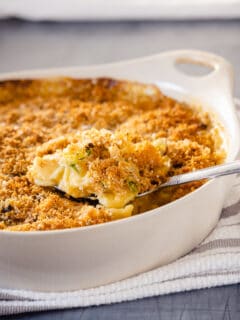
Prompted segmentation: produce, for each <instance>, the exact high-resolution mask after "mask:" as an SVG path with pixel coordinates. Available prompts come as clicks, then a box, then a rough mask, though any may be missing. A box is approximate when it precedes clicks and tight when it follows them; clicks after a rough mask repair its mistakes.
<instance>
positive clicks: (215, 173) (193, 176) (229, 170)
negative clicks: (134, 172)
mask: <svg viewBox="0 0 240 320" xmlns="http://www.w3.org/2000/svg"><path fill="white" fill-rule="evenodd" d="M236 173H240V160H236V161H233V162H229V163H224V164H220V165H217V166H213V167H208V168H204V169H200V170H195V171H192V172H188V173H183V174H179V175H177V176H173V177H171V178H170V179H169V180H168V181H167V182H165V183H163V184H161V185H159V186H158V187H157V188H156V189H154V190H150V191H147V192H144V193H140V194H138V195H137V197H143V196H145V195H148V194H150V193H152V192H155V191H157V190H158V189H160V188H163V187H169V186H175V185H179V184H183V183H187V182H193V181H200V180H203V179H212V178H216V177H220V176H227V175H230V174H236Z"/></svg>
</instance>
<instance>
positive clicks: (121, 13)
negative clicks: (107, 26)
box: [0, 0, 240, 21]
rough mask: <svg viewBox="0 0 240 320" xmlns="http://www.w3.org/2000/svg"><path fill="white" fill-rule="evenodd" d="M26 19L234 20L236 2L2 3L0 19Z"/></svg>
mask: <svg viewBox="0 0 240 320" xmlns="http://www.w3.org/2000/svg"><path fill="white" fill-rule="evenodd" d="M11 16H14V17H20V18H24V19H30V20H58V21H64V20H119V19H209V18H237V17H239V16H240V0H201V1H193V0H168V1H165V0H51V1H49V0H41V1H34V0H6V1H0V17H3V18H4V17H11Z"/></svg>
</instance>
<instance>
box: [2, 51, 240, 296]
mask: <svg viewBox="0 0 240 320" xmlns="http://www.w3.org/2000/svg"><path fill="white" fill-rule="evenodd" d="M179 61H187V62H189V63H198V64H199V63H200V64H204V65H208V66H210V67H212V68H213V71H212V72H211V73H210V74H208V75H206V76H203V77H193V76H191V77H190V76H188V75H185V74H183V73H181V72H180V71H178V70H177V69H176V63H178V62H179ZM61 75H63V76H71V77H77V78H86V77H113V78H120V79H129V80H137V81H140V82H147V83H155V84H157V85H159V87H160V88H161V90H162V91H163V92H165V93H167V94H168V95H170V96H173V97H174V98H177V99H180V100H186V101H189V102H192V101H194V102H197V103H198V104H199V103H200V104H201V105H203V106H205V107H206V106H207V108H208V109H209V110H211V111H213V112H214V113H215V114H216V116H217V117H218V118H219V119H220V121H221V122H222V123H223V125H224V128H225V130H224V138H225V140H226V144H227V161H231V160H234V159H236V157H237V154H238V151H239V147H240V141H239V136H240V131H239V124H238V120H237V117H236V111H235V107H234V103H233V97H232V82H233V78H232V69H231V66H230V65H229V63H228V62H226V61H225V60H224V59H223V58H221V57H218V56H215V55H213V54H210V53H206V52H199V51H192V50H184V51H174V52H166V53H162V54H159V55H157V56H153V57H148V58H143V59H138V60H134V61H127V62H121V63H114V64H108V65H101V66H92V67H81V68H64V69H56V70H44V71H27V72H18V73H11V74H10V73H9V74H2V75H0V80H7V79H20V78H39V77H51V76H61ZM233 179H234V177H233V176H228V177H221V178H218V179H214V180H212V181H209V182H208V183H206V184H204V185H203V186H202V187H201V188H199V189H197V190H196V191H194V192H192V193H190V194H188V195H187V196H185V197H183V198H181V199H179V200H177V201H174V202H172V203H170V204H167V205H165V206H163V207H161V208H158V209H155V210H151V211H148V212H146V213H143V214H140V215H137V216H134V217H130V218H126V219H123V220H118V221H114V222H109V223H105V224H100V225H94V226H89V227H83V228H75V229H67V230H56V231H44V232H39V231H37V232H25V233H24V232H8V231H0V287H1V288H15V289H29V290H36V291H63V290H64V291H67V290H75V289H83V288H90V287H95V286H99V285H103V284H107V283H111V282H114V281H117V280H120V279H124V278H127V277H130V276H133V275H135V274H137V273H140V272H144V271H146V270H150V269H152V268H155V267H157V266H160V265H163V264H166V263H169V262H171V261H173V260H175V259H177V258H178V257H180V256H182V255H184V254H186V253H187V252H189V251H190V250H192V249H193V248H194V247H195V246H196V245H197V244H198V243H200V242H201V241H202V240H203V239H204V238H205V237H206V236H207V235H208V233H209V232H210V231H211V230H212V229H213V228H214V226H215V225H216V223H217V221H218V219H219V215H220V212H221V209H222V206H223V202H224V200H225V198H226V195H227V193H228V191H229V189H230V187H231V184H232V182H233Z"/></svg>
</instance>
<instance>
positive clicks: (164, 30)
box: [0, 20, 240, 320]
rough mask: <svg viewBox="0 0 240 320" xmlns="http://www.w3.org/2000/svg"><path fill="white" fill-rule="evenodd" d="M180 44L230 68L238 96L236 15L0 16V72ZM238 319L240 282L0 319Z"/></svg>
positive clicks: (238, 30) (145, 52)
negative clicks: (176, 18) (58, 19)
mask: <svg viewBox="0 0 240 320" xmlns="http://www.w3.org/2000/svg"><path fill="white" fill-rule="evenodd" d="M181 48H193V49H200V50H208V51H212V52H214V53H217V54H220V55H222V56H224V57H225V58H226V59H228V60H229V61H230V62H231V63H232V64H233V66H234V69H235V77H236V82H235V95H236V96H240V20H232V21H205V22H200V21H195V22H173V21H172V22H115V23H114V22H111V23H108V22H102V23H93V22H91V23H61V24H60V23H47V22H45V23H30V22H23V21H19V20H6V21H0V72H8V71H16V70H23V69H32V68H46V67H60V66H61V67H62V66H76V65H89V64H95V63H104V62H111V61H116V60H121V59H128V58H135V57H140V56H143V55H149V54H154V53H159V52H161V51H166V50H171V49H181ZM123 318H124V319H126V320H127V319H151V320H152V319H153V320H154V319H174V320H178V319H179V320H180V319H181V320H187V319H196V320H198V319H199V320H202V319H204V320H205V319H240V285H232V286H226V287H221V288H211V289H205V290H199V291H192V292H188V293H179V294H172V295H167V296H162V297H154V298H148V299H142V300H139V301H133V302H126V303H121V304H114V305H110V306H100V307H92V308H85V309H82V308H78V309H74V310H65V311H53V312H43V313H34V314H28V315H19V316H12V317H6V318H5V319H26V320H29V319H41V320H42V319H63V320H64V319H71V320H75V319H81V320H87V319H99V320H100V319H102V320H108V319H123Z"/></svg>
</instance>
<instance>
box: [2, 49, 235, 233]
mask: <svg viewBox="0 0 240 320" xmlns="http://www.w3.org/2000/svg"><path fill="white" fill-rule="evenodd" d="M190 51H192V52H195V53H200V52H201V51H197V50H174V51H164V52H162V53H160V54H155V55H150V56H145V57H142V58H141V57H140V58H136V59H128V60H121V61H117V62H111V63H105V64H93V65H89V66H80V67H78V66H71V67H59V68H44V69H29V70H19V71H15V72H7V73H0V81H11V80H22V79H30V78H31V79H40V78H46V76H47V77H49V78H50V77H51V78H61V77H64V74H61V72H66V71H67V70H68V71H72V72H74V71H76V70H77V69H81V70H87V69H94V68H98V69H101V68H104V67H111V66H115V65H121V64H131V63H136V62H143V61H147V60H151V59H155V58H157V57H159V56H162V55H167V54H168V53H170V54H173V53H176V52H179V53H185V52H190ZM202 53H204V52H202ZM209 54H210V53H209ZM220 58H221V59H223V58H222V57H220ZM213 72H214V71H213ZM34 73H35V74H36V75H34ZM49 73H51V74H52V75H49ZM54 73H56V74H57V73H59V75H53V74H54ZM211 73H212V72H211ZM211 73H210V75H211ZM31 74H33V76H31ZM38 74H41V76H39V75H38ZM208 76H209V75H208V74H207V75H204V76H201V79H203V80H204V78H207V77H208ZM25 77H26V78H25ZM65 77H70V78H77V77H73V76H71V75H65ZM188 77H189V78H194V79H195V77H193V76H188ZM78 78H79V79H81V77H80V76H79V77H78ZM84 78H85V79H86V78H87V77H84ZM90 78H92V77H91V76H89V79H90ZM99 78H101V77H99ZM103 78H104V77H103ZM113 78H114V77H113ZM82 79H83V78H82ZM125 80H126V81H127V79H125ZM160 89H161V88H160ZM238 104H239V105H240V100H239V99H237V98H233V105H234V108H231V111H232V112H234V111H235V113H236V111H237V110H236V106H237V105H238ZM236 116H237V114H236ZM239 149H240V146H239V147H238V151H239ZM231 158H232V160H234V159H236V158H237V153H236V154H233V155H232V157H231ZM224 162H225V161H224ZM216 179H217V178H214V179H211V180H209V181H207V182H206V183H204V184H203V185H202V186H200V187H198V188H197V189H195V190H194V191H191V192H190V193H188V194H186V195H184V196H182V197H180V198H179V199H176V200H174V201H171V202H169V203H167V204H165V205H163V206H160V207H157V208H155V209H152V210H148V211H144V212H143V213H140V214H137V215H133V216H130V217H126V218H122V219H117V220H113V221H108V222H102V223H98V224H92V225H89V226H82V227H74V228H65V229H53V230H35V231H33V230H30V231H10V230H5V229H2V230H0V236H2V235H7V236H15V235H16V236H23V235H24V236H26V237H28V236H33V235H34V236H44V235H51V234H52V235H56V234H66V233H75V232H78V231H80V230H81V232H87V231H94V230H95V229H97V228H104V227H105V228H107V227H111V226H112V225H113V224H116V223H117V224H120V223H121V224H123V223H128V222H129V221H132V222H134V221H136V219H144V218H145V219H146V218H147V217H149V216H152V215H155V214H161V212H159V210H160V211H162V209H165V208H166V209H168V208H169V207H172V206H175V205H176V203H180V202H181V201H185V200H186V199H188V198H190V197H193V196H195V194H196V192H198V191H200V190H202V189H203V188H206V187H208V185H210V184H212V183H214V182H215V181H216Z"/></svg>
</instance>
